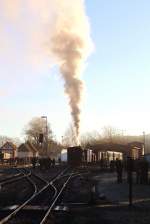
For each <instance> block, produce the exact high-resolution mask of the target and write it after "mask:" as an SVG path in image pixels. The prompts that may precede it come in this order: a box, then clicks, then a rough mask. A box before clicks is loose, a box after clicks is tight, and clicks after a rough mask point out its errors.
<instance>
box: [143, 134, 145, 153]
mask: <svg viewBox="0 0 150 224" xmlns="http://www.w3.org/2000/svg"><path fill="white" fill-rule="evenodd" d="M143 145H144V148H143V155H145V131H143Z"/></svg>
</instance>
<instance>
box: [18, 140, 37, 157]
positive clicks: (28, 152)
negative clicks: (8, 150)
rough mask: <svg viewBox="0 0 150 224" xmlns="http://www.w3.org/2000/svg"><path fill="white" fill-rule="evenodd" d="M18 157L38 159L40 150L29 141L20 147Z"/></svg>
mask: <svg viewBox="0 0 150 224" xmlns="http://www.w3.org/2000/svg"><path fill="white" fill-rule="evenodd" d="M17 157H18V158H31V157H38V150H37V149H36V147H35V146H34V145H33V144H32V143H30V142H29V141H27V142H25V143H23V144H21V145H20V146H19V147H18V149H17Z"/></svg>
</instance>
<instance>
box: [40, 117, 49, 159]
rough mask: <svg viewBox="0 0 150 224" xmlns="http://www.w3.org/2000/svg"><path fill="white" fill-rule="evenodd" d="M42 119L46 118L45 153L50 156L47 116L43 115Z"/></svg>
mask: <svg viewBox="0 0 150 224" xmlns="http://www.w3.org/2000/svg"><path fill="white" fill-rule="evenodd" d="M41 118H42V119H45V121H46V123H45V143H46V146H45V154H46V156H48V122H47V116H41Z"/></svg>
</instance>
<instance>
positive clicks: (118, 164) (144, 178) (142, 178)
mask: <svg viewBox="0 0 150 224" xmlns="http://www.w3.org/2000/svg"><path fill="white" fill-rule="evenodd" d="M115 168H116V172H117V182H118V183H122V181H123V170H125V171H126V173H127V180H128V182H129V180H130V176H131V175H132V173H133V172H134V173H135V176H136V183H137V184H148V169H149V165H148V162H147V161H146V159H144V158H140V159H137V160H133V159H131V158H130V157H129V158H127V160H126V161H124V162H123V161H122V160H120V159H116V161H115Z"/></svg>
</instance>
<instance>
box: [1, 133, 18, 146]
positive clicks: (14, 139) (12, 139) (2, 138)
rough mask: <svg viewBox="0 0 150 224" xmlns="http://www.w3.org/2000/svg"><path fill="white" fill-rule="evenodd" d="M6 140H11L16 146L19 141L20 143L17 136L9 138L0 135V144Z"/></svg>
mask: <svg viewBox="0 0 150 224" xmlns="http://www.w3.org/2000/svg"><path fill="white" fill-rule="evenodd" d="M6 142H12V143H14V144H15V145H16V146H18V145H20V143H21V141H20V139H19V138H11V137H8V136H3V135H1V136H0V146H2V145H3V144H4V143H6Z"/></svg>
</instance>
